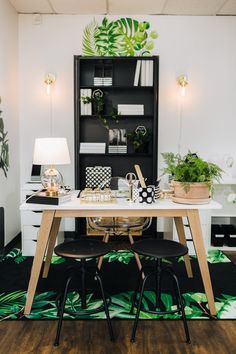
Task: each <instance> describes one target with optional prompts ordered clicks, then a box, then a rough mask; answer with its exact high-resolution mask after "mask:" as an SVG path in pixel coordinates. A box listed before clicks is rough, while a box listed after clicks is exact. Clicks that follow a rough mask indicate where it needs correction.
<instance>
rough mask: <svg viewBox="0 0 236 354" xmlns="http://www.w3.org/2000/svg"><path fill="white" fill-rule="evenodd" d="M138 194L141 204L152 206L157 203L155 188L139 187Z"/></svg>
mask: <svg viewBox="0 0 236 354" xmlns="http://www.w3.org/2000/svg"><path fill="white" fill-rule="evenodd" d="M138 192H139V197H138V201H139V203H145V204H152V203H154V202H155V198H154V197H155V193H154V186H147V187H146V188H142V187H139V189H138Z"/></svg>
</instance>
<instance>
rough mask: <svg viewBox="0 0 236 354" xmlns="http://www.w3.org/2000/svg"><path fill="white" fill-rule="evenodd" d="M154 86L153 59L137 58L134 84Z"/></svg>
mask: <svg viewBox="0 0 236 354" xmlns="http://www.w3.org/2000/svg"><path fill="white" fill-rule="evenodd" d="M138 85H140V86H153V60H137V63H136V69H135V75H134V86H138Z"/></svg>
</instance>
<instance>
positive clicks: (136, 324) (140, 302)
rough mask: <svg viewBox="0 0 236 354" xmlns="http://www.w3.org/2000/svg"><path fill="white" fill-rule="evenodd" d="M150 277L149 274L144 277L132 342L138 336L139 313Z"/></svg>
mask: <svg viewBox="0 0 236 354" xmlns="http://www.w3.org/2000/svg"><path fill="white" fill-rule="evenodd" d="M140 273H141V272H140ZM141 274H142V273H141ZM148 277H149V275H146V276H145V277H144V279H143V283H142V287H141V291H140V298H139V302H138V307H137V312H136V316H135V321H134V326H133V330H132V335H131V339H130V341H131V342H135V337H136V331H137V327H138V321H139V314H140V310H141V305H142V299H143V293H144V288H145V283H146V280H147V278H148Z"/></svg>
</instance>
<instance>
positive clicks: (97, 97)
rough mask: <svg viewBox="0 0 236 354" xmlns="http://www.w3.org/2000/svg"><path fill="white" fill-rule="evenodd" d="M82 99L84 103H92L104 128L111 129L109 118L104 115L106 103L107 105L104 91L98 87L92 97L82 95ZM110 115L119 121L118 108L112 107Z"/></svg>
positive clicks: (95, 113)
mask: <svg viewBox="0 0 236 354" xmlns="http://www.w3.org/2000/svg"><path fill="white" fill-rule="evenodd" d="M81 101H82V102H83V103H84V104H88V103H92V105H93V110H94V115H95V116H96V117H97V118H98V120H100V122H101V123H102V125H103V126H104V128H106V129H109V124H108V121H107V118H106V117H105V116H104V105H105V98H104V92H103V91H102V90H99V89H97V90H95V91H93V95H92V97H89V96H82V97H81ZM109 116H110V117H111V119H112V120H113V121H115V122H116V123H119V116H120V115H119V114H118V112H117V109H116V108H114V107H112V110H111V112H110V114H109Z"/></svg>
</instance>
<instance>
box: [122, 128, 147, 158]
mask: <svg viewBox="0 0 236 354" xmlns="http://www.w3.org/2000/svg"><path fill="white" fill-rule="evenodd" d="M151 138H152V132H151V129H149V128H148V129H146V131H145V132H144V131H142V130H138V129H137V128H136V129H135V130H133V131H132V132H129V133H128V134H127V139H128V140H129V141H130V142H131V143H132V144H133V146H134V149H135V151H136V152H148V145H149V143H150V141H151Z"/></svg>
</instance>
